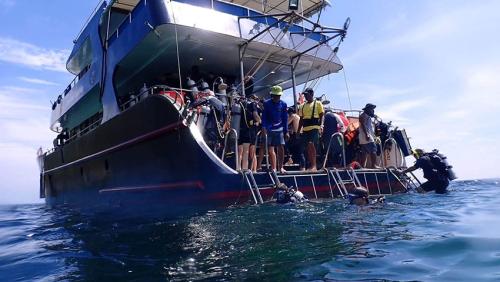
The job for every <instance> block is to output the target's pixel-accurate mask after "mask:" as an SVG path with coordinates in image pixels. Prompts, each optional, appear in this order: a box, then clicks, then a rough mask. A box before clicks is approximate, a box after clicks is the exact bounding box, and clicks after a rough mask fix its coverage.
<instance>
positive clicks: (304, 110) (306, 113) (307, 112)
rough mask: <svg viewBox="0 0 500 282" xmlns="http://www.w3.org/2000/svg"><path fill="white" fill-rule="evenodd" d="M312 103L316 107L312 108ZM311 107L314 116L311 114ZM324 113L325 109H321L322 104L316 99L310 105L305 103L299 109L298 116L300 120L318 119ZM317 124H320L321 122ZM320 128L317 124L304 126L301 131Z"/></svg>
mask: <svg viewBox="0 0 500 282" xmlns="http://www.w3.org/2000/svg"><path fill="white" fill-rule="evenodd" d="M314 103H316V106H314ZM313 107H314V116H313V112H312V110H313ZM324 113H325V109H324V108H323V104H322V103H321V102H320V101H317V100H316V99H315V100H314V101H313V102H312V103H307V102H305V103H304V104H303V105H302V107H300V109H299V116H300V118H301V119H302V120H308V119H311V118H317V119H319V117H320V115H321V114H324ZM318 122H319V123H321V121H318ZM320 128H321V126H320V124H317V125H309V126H304V127H303V129H302V130H303V131H309V130H313V129H320Z"/></svg>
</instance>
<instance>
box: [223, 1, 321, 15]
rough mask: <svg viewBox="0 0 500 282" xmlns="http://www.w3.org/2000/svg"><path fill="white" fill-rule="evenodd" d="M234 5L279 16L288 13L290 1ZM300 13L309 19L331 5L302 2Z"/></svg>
mask: <svg viewBox="0 0 500 282" xmlns="http://www.w3.org/2000/svg"><path fill="white" fill-rule="evenodd" d="M224 2H229V3H234V4H237V5H240V6H243V7H247V8H249V9H253V10H255V11H258V12H260V13H262V14H278V13H285V12H288V11H289V9H288V2H289V1H288V0H229V1H224ZM299 5H300V6H299V9H298V11H297V12H298V13H299V14H302V15H303V16H305V17H309V16H311V15H312V14H314V13H316V12H317V11H319V10H320V9H322V8H323V7H325V6H327V5H330V3H329V1H328V0H300V2H299Z"/></svg>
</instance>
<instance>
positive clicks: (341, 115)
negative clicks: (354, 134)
mask: <svg viewBox="0 0 500 282" xmlns="http://www.w3.org/2000/svg"><path fill="white" fill-rule="evenodd" d="M337 114H338V115H339V117H340V120H342V123H343V124H344V126H345V127H348V126H349V120H348V119H347V117H346V116H345V113H344V112H338V113H337Z"/></svg>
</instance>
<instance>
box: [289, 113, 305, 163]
mask: <svg viewBox="0 0 500 282" xmlns="http://www.w3.org/2000/svg"><path fill="white" fill-rule="evenodd" d="M299 124H300V117H299V115H298V114H296V113H295V109H294V108H293V107H290V108H288V134H289V135H290V139H289V140H288V142H287V146H288V150H290V154H291V158H290V160H289V164H292V163H296V164H298V165H299V169H300V170H301V171H302V170H305V164H306V160H305V158H304V149H303V148H302V141H301V140H300V136H299V133H300V132H299Z"/></svg>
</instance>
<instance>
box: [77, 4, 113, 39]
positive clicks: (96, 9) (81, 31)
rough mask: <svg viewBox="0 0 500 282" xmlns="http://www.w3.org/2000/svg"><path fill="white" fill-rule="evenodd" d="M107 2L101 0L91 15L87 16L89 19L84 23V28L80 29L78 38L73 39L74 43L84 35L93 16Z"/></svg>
mask: <svg viewBox="0 0 500 282" xmlns="http://www.w3.org/2000/svg"><path fill="white" fill-rule="evenodd" d="M105 2H106V0H100V1H99V3H98V4H97V6H96V7H95V8H94V11H93V12H92V13H91V14H90V16H89V17H88V18H87V20H86V21H85V23H84V24H83V26H82V28H81V29H80V32H78V35H77V36H76V38H75V39H74V40H73V43H76V41H77V40H78V38H80V36H81V35H82V33H83V31H84V30H85V28H86V27H87V25H88V24H89V22H90V21H91V20H92V18H93V17H94V15H95V14H96V13H97V12H98V11H99V8H100V7H101V6H102V5H103V3H105Z"/></svg>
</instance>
